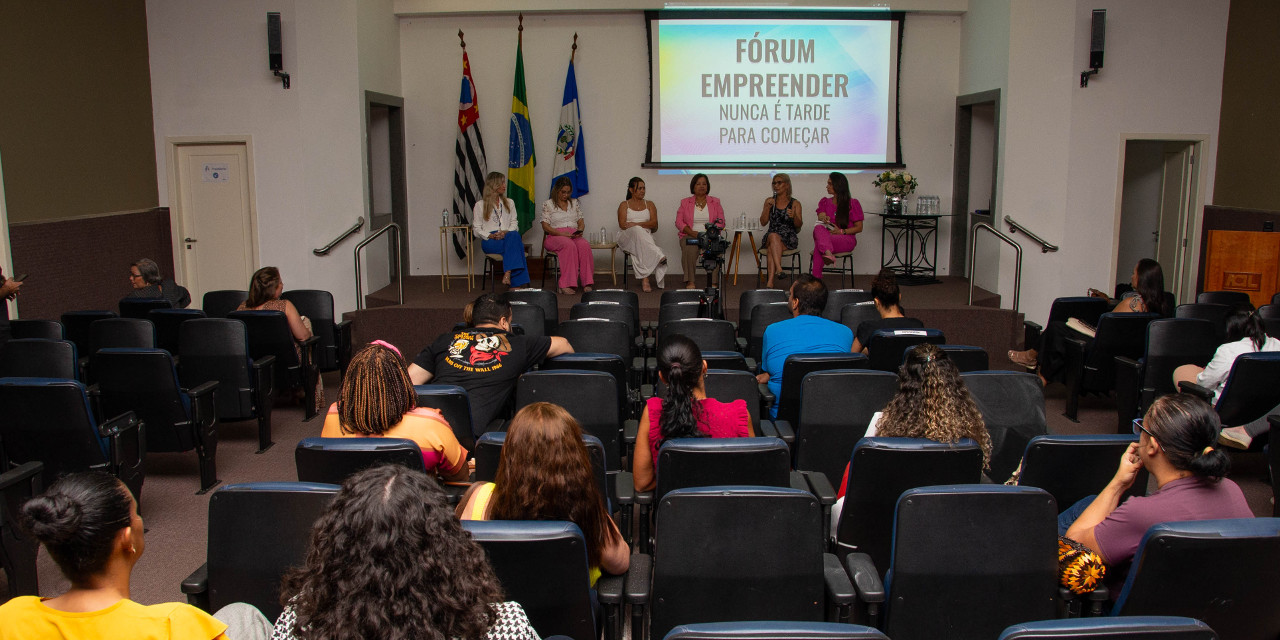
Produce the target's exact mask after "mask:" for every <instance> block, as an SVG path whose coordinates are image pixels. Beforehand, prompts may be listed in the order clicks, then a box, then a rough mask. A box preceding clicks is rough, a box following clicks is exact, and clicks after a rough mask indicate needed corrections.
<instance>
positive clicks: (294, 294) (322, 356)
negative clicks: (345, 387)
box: [280, 289, 352, 382]
mask: <svg viewBox="0 0 1280 640" xmlns="http://www.w3.org/2000/svg"><path fill="white" fill-rule="evenodd" d="M280 297H281V298H283V299H285V300H288V301H289V302H292V303H293V306H294V307H295V308H297V309H298V313H299V314H301V315H304V316H306V317H307V318H308V319H310V320H311V330H312V332H313V333H314V334H315V336H316V337H317V338H319V339H320V340H319V342H317V343H316V356H315V357H316V367H317V368H318V369H319V370H320V371H337V372H338V380H339V382H341V380H342V376H343V375H345V374H346V372H347V364H348V363H350V362H351V348H352V345H351V321H350V320H341V321H339V320H338V318H337V317H336V316H335V315H334V311H333V294H332V293H329V292H328V291H324V290H321V289H294V290H293V291H285V292H284V293H283V294H281V295H280Z"/></svg>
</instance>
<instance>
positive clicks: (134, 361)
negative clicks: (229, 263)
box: [0, 291, 350, 496]
mask: <svg viewBox="0 0 1280 640" xmlns="http://www.w3.org/2000/svg"><path fill="white" fill-rule="evenodd" d="M218 293H225V292H213V293H212V294H210V295H214V297H215V298H216V297H217V295H216V294H218ZM231 293H235V294H237V295H238V297H239V298H240V299H243V294H244V292H231ZM288 294H291V295H290V296H289V297H291V298H293V299H295V300H297V301H298V304H299V307H300V308H303V309H305V310H306V311H307V312H310V313H313V314H314V315H315V321H314V323H313V326H314V327H316V333H317V334H318V335H317V336H314V337H312V338H311V339H309V340H307V341H305V342H304V343H303V349H301V351H300V352H299V350H296V349H295V347H294V345H295V341H294V339H293V336H292V334H291V333H290V331H289V328H288V323H287V321H286V320H285V318H284V315H283V314H282V313H280V312H276V311H235V310H234V309H235V305H238V304H239V302H238V301H235V302H234V304H231V302H230V301H228V302H227V303H226V304H224V305H223V307H222V308H219V310H218V311H216V313H220V314H222V315H224V316H227V317H206V313H205V312H204V311H202V310H199V309H164V308H157V309H150V310H148V311H147V314H148V319H139V318H121V317H115V314H114V313H112V312H109V311H73V312H68V313H66V314H64V315H63V316H62V319H63V321H64V322H63V323H59V322H56V321H43V320H15V321H13V332H14V334H15V336H17V337H15V339H13V340H10V341H9V342H8V343H6V344H5V345H4V347H3V348H2V349H0V397H2V398H3V400H0V402H2V403H3V405H4V406H5V407H6V416H5V420H4V421H3V422H2V423H0V439H3V442H4V447H3V449H0V464H3V468H6V469H7V468H10V467H12V466H14V465H18V464H21V463H25V462H32V461H39V462H41V463H43V468H44V471H43V474H42V475H43V478H44V480H45V483H46V484H49V483H51V482H52V480H53V479H54V478H56V477H57V476H58V475H61V474H63V473H67V472H71V471H77V470H81V469H85V468H105V469H109V470H110V471H112V472H113V473H115V474H116V475H117V476H118V477H120V478H121V479H122V480H124V481H125V483H126V484H127V485H128V486H129V487H130V489H131V490H132V491H133V492H134V494H135V496H140V495H141V491H142V484H143V479H144V477H145V470H144V469H143V464H142V460H143V457H144V455H145V452H146V451H177V452H182V451H192V450H194V451H195V452H196V454H197V457H198V459H199V463H200V465H199V466H200V490H201V492H202V493H203V492H204V491H207V490H209V489H210V488H212V487H213V486H214V485H216V484H217V483H218V479H217V470H216V453H217V440H218V438H217V424H218V422H219V421H236V420H256V421H257V426H258V439H259V453H261V452H262V451H265V450H266V449H267V448H268V447H270V446H271V444H272V442H271V411H272V406H273V404H274V393H275V391H276V390H277V389H287V388H295V387H296V388H300V389H302V390H303V392H304V394H305V396H306V399H307V402H306V403H305V405H304V406H305V413H306V416H307V417H308V418H311V417H313V416H314V415H315V414H316V411H315V404H314V402H313V401H312V400H313V398H312V394H313V392H314V389H315V381H316V378H317V376H319V371H318V369H319V368H320V367H317V366H316V365H317V361H318V360H320V358H319V357H318V355H317V349H318V348H319V349H320V353H327V354H328V355H329V356H331V359H332V360H333V362H332V367H333V368H335V369H338V370H341V367H343V366H345V363H346V361H347V360H348V359H349V356H348V354H349V351H350V346H349V343H350V337H349V332H350V327H349V323H347V322H344V323H340V324H335V323H333V321H332V318H333V310H332V306H333V303H332V296H331V295H330V294H328V292H324V291H293V292H288ZM133 302H137V301H136V300H132V299H125V300H123V301H121V310H122V311H125V310H132V311H137V309H131V308H130V305H129V304H126V303H133ZM142 302H154V301H147V300H143V301H142ZM160 302H163V301H160ZM206 302H215V304H213V305H211V309H212V308H213V307H216V306H217V304H216V300H214V301H211V300H210V299H209V296H208V295H207V296H206ZM166 304H167V303H166ZM304 305H305V306H304ZM325 305H327V307H326V306H325ZM321 307H323V308H321ZM152 319H155V320H156V322H154V323H153V322H152ZM321 334H323V335H327V336H328V337H329V338H330V340H331V342H333V344H329V345H325V344H324V342H323V341H322V340H321V337H320V335H321ZM162 336H165V337H164V338H162ZM64 337H65V338H67V339H65V340H64V339H63V338H64ZM167 339H168V340H167ZM166 340H167V341H166ZM162 343H163V346H164V347H167V348H156V347H157V346H159V345H161V344H162ZM78 354H87V355H85V356H84V357H77V356H78ZM86 385H88V386H86Z"/></svg>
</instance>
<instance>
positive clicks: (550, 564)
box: [462, 520, 634, 640]
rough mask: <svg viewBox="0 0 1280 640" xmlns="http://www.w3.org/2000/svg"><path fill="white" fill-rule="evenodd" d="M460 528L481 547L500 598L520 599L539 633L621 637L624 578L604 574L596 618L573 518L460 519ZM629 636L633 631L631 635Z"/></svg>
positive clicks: (580, 639) (577, 639)
mask: <svg viewBox="0 0 1280 640" xmlns="http://www.w3.org/2000/svg"><path fill="white" fill-rule="evenodd" d="M462 528H463V529H466V530H467V531H468V532H469V533H470V534H471V537H472V538H473V539H474V540H475V541H476V542H478V543H479V544H480V546H481V547H482V548H483V549H484V552H485V556H487V558H488V560H489V564H490V565H491V566H492V567H493V572H494V574H495V575H496V576H497V578H498V582H499V583H501V585H502V591H503V594H504V597H505V598H506V599H507V600H510V601H513V602H519V603H520V607H521V608H522V609H524V612H525V614H526V615H527V616H528V617H529V624H530V625H532V626H533V628H534V629H537V631H538V635H540V636H542V637H550V636H562V637H567V638H573V639H574V640H595V639H596V638H600V637H602V636H603V638H604V640H619V639H620V638H621V632H622V629H621V627H622V625H621V617H620V616H621V613H620V609H621V604H622V583H623V580H624V577H623V576H609V575H604V576H601V577H600V580H599V581H598V582H596V590H597V594H596V596H595V597H596V598H597V599H598V601H599V602H600V603H601V604H602V605H604V619H603V620H599V619H596V616H595V612H594V611H593V609H594V603H593V601H592V600H593V594H592V593H591V588H590V580H589V579H588V567H587V562H586V553H585V551H584V548H585V546H586V541H585V540H584V539H583V535H582V530H581V529H579V528H578V525H576V524H573V523H572V522H560V521H524V520H521V521H515V520H464V521H463V522H462ZM633 637H634V635H633Z"/></svg>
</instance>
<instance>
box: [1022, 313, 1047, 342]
mask: <svg viewBox="0 0 1280 640" xmlns="http://www.w3.org/2000/svg"><path fill="white" fill-rule="evenodd" d="M1022 326H1023V327H1025V328H1027V329H1035V330H1036V332H1037V333H1043V332H1044V327H1043V326H1041V325H1040V323H1038V322H1032V321H1030V320H1023V321H1022ZM1027 348H1028V349H1031V348H1034V347H1030V346H1028V347H1027Z"/></svg>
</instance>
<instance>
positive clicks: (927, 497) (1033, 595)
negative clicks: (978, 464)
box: [846, 485, 1058, 640]
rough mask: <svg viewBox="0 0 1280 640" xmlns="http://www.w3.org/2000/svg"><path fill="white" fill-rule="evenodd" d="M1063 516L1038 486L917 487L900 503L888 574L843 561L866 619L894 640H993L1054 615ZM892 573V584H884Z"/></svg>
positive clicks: (859, 560) (860, 558)
mask: <svg viewBox="0 0 1280 640" xmlns="http://www.w3.org/2000/svg"><path fill="white" fill-rule="evenodd" d="M1057 515H1058V512H1057V508H1056V505H1055V504H1054V501H1053V498H1052V496H1050V495H1049V494H1047V493H1045V492H1044V491H1042V490H1040V489H1034V488H1031V487H1006V486H1001V485H959V486H940V487H924V488H920V489H911V490H910V491H907V492H906V493H904V494H902V497H900V498H899V499H898V507H897V509H896V511H895V514H894V525H893V547H892V554H891V555H892V559H891V561H890V565H889V567H888V569H887V570H886V569H885V568H882V567H877V566H875V565H874V564H873V563H872V562H871V559H870V557H869V556H867V555H865V554H859V553H854V554H850V555H849V556H848V557H847V558H846V564H847V566H848V568H849V575H851V576H853V579H854V584H855V585H857V588H858V600H859V603H860V604H861V605H863V606H865V609H864V610H863V611H861V612H860V614H861V615H863V616H866V619H867V620H868V621H869V623H870V624H872V625H873V626H876V627H877V628H879V629H880V630H881V631H883V632H884V633H885V635H887V636H889V637H890V638H893V639H894V640H925V639H934V638H974V639H978V638H994V637H995V636H996V635H997V634H998V633H1000V631H1001V630H1002V629H1004V628H1006V627H1008V626H1010V625H1013V624H1017V623H1020V622H1026V621H1029V620H1045V619H1049V618H1053V617H1054V616H1055V615H1056V605H1055V596H1056V594H1057V592H1058V562H1057V553H1056V549H1057V545H1056V544H1055V541H1056V538H1057V528H1056V526H1057V525H1056V520H1057ZM881 573H889V574H891V575H892V576H893V579H892V581H891V582H887V583H881V581H880V574H881Z"/></svg>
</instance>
